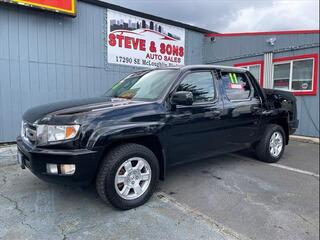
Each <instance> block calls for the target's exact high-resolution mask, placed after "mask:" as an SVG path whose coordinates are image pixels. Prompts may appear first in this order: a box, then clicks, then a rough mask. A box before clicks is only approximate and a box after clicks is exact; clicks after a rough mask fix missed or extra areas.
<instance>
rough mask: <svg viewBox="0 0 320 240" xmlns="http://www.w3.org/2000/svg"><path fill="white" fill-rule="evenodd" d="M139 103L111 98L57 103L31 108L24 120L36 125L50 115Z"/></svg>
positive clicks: (25, 114) (137, 102)
mask: <svg viewBox="0 0 320 240" xmlns="http://www.w3.org/2000/svg"><path fill="white" fill-rule="evenodd" d="M139 103H140V104H141V103H143V102H139V101H132V100H127V99H122V98H110V97H96V98H87V99H77V100H70V101H63V102H56V103H50V104H45V105H40V106H37V107H33V108H30V109H29V110H28V111H26V112H25V113H24V115H23V120H25V121H27V122H29V123H35V122H36V121H38V120H41V119H42V118H44V117H45V116H50V115H70V114H78V113H84V112H89V111H92V110H95V109H109V108H113V107H117V106H123V105H134V104H139Z"/></svg>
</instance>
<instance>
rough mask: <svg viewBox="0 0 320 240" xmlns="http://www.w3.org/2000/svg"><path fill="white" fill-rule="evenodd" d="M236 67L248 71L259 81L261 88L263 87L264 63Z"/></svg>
mask: <svg viewBox="0 0 320 240" xmlns="http://www.w3.org/2000/svg"><path fill="white" fill-rule="evenodd" d="M234 66H235V67H242V68H245V69H248V70H249V71H250V72H251V74H252V75H253V76H254V77H255V79H257V81H258V82H259V84H260V86H263V61H254V62H243V63H237V64H234Z"/></svg>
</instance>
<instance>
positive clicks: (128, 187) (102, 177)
mask: <svg viewBox="0 0 320 240" xmlns="http://www.w3.org/2000/svg"><path fill="white" fill-rule="evenodd" d="M135 164H136V165H135ZM158 179H159V163H158V159H157V158H156V156H155V155H154V153H153V152H152V151H151V150H150V149H148V148H147V147H145V146H143V145H139V144H135V143H128V144H123V145H119V146H117V147H115V148H114V149H112V150H111V151H110V152H109V153H108V154H107V155H106V156H105V157H104V159H103V162H102V164H101V167H100V169H99V171H98V175H97V178H96V189H97V192H98V194H99V196H100V197H101V198H102V199H103V200H104V201H109V202H110V203H111V204H112V205H113V206H114V207H116V208H119V209H122V210H128V209H131V208H135V207H138V206H140V205H142V204H144V203H145V202H146V201H147V200H148V199H149V198H150V197H151V195H152V193H153V190H154V189H155V187H156V185H157V182H158Z"/></svg>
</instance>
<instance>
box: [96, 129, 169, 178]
mask: <svg viewBox="0 0 320 240" xmlns="http://www.w3.org/2000/svg"><path fill="white" fill-rule="evenodd" d="M125 143H136V144H140V145H143V146H145V147H147V148H149V149H150V150H151V151H152V152H153V153H154V154H155V155H156V157H157V159H158V161H159V168H160V172H159V179H160V180H164V178H165V174H166V165H167V164H166V151H165V149H164V148H163V146H162V144H161V142H160V140H159V138H158V137H157V136H155V135H148V136H140V137H130V138H123V139H116V140H114V141H112V142H110V143H108V145H107V146H105V147H104V150H103V154H102V157H101V159H100V163H99V167H100V164H101V162H102V159H103V157H104V156H105V154H106V153H107V152H108V151H110V150H111V149H113V148H115V147H116V146H119V145H121V144H125ZM98 169H99V168H98Z"/></svg>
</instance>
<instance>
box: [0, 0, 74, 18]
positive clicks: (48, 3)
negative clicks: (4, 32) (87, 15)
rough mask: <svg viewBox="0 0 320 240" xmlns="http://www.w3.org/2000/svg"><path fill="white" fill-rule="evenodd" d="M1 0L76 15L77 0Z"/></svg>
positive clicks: (1, 0)
mask: <svg viewBox="0 0 320 240" xmlns="http://www.w3.org/2000/svg"><path fill="white" fill-rule="evenodd" d="M0 2H7V3H14V4H19V5H23V6H27V7H34V8H40V9H44V10H48V11H54V12H58V13H63V14H68V15H71V16H75V15H76V0H0Z"/></svg>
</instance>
